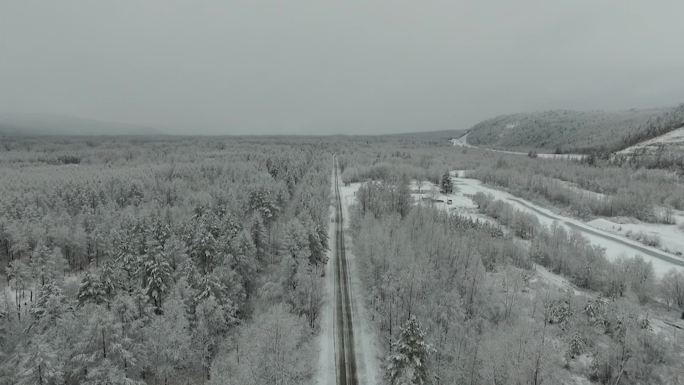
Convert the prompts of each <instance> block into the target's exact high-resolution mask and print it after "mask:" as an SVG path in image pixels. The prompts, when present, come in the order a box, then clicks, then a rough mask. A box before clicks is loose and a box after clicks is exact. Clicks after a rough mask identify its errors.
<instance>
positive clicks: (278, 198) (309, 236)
mask: <svg viewBox="0 0 684 385" xmlns="http://www.w3.org/2000/svg"><path fill="white" fill-rule="evenodd" d="M330 172H331V156H330V153H329V152H327V151H326V150H325V146H324V145H323V146H322V145H321V144H320V143H317V142H316V141H314V140H311V141H307V140H304V139H300V141H299V142H296V143H293V142H290V141H288V140H280V139H262V140H255V139H254V140H253V139H248V138H246V139H225V138H218V139H190V138H188V139H173V140H169V139H165V140H158V139H102V138H89V139H78V138H73V139H67V140H51V141H48V140H42V139H19V140H13V141H7V142H5V143H4V148H3V151H1V152H0V181H1V183H0V190H1V191H0V266H2V267H1V268H0V273H1V274H2V276H3V277H2V280H3V281H4V282H3V285H2V288H3V291H2V298H1V299H0V341H1V344H0V383H3V384H17V383H20V384H105V383H108V384H137V383H140V384H142V383H147V384H187V383H194V384H197V383H212V384H214V383H215V384H226V383H235V384H250V383H253V384H261V383H303V382H306V381H307V380H308V379H310V377H311V374H312V371H313V368H312V363H311V360H312V358H313V355H314V354H315V353H314V351H313V350H312V348H311V344H312V339H313V336H314V335H315V332H316V330H317V328H318V317H319V309H320V295H321V293H320V290H319V289H320V281H321V271H322V266H323V265H324V264H325V263H326V254H325V253H326V250H327V226H328V217H327V216H328V205H329V196H330ZM274 333H275V334H276V335H277V338H276V337H274ZM284 352H287V354H283V353H284Z"/></svg>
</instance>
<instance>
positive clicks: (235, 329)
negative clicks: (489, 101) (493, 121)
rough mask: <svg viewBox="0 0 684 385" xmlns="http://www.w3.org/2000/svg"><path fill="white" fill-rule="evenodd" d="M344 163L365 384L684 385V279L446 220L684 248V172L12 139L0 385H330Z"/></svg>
mask: <svg viewBox="0 0 684 385" xmlns="http://www.w3.org/2000/svg"><path fill="white" fill-rule="evenodd" d="M333 156H335V157H336V159H337V163H338V165H339V171H340V172H341V180H342V182H343V184H344V186H343V187H342V190H343V191H342V195H343V199H342V204H341V207H342V210H343V211H344V213H345V215H346V216H348V218H345V222H344V223H345V224H343V226H348V234H347V237H348V242H349V244H348V247H347V251H348V253H349V254H350V258H351V256H353V260H354V261H355V262H354V263H355V264H356V265H355V267H353V268H351V270H350V271H352V272H353V273H354V274H356V275H355V276H354V277H352V278H350V279H351V281H350V282H353V283H354V285H355V287H354V289H353V292H354V293H355V295H356V298H355V300H354V301H357V302H356V303H355V304H354V308H355V309H364V310H363V311H358V312H355V315H354V317H357V318H356V320H355V327H356V328H359V326H358V325H359V323H367V325H369V326H368V327H367V328H364V329H363V330H357V331H358V332H359V333H362V334H361V335H362V337H357V338H362V339H363V341H361V342H359V345H358V346H357V347H360V348H361V350H363V351H361V352H357V354H359V355H365V357H366V358H367V359H368V362H366V363H365V366H364V370H365V371H366V372H365V373H364V374H365V376H366V377H365V379H366V380H367V381H368V383H373V382H370V380H369V379H370V378H371V377H376V378H379V379H380V382H379V383H387V384H392V385H395V384H403V383H411V384H451V383H466V384H490V383H496V384H521V383H530V384H548V383H567V384H570V383H588V382H594V383H601V384H615V383H620V384H646V383H647V384H672V383H681V382H682V380H683V377H682V374H681V373H682V369H683V368H682V366H681V359H678V358H677V357H680V355H681V354H682V353H683V352H682V346H684V345H682V339H681V338H682V337H681V336H680V335H678V334H677V333H678V331H679V330H680V329H678V328H681V326H680V323H677V322H679V321H677V319H678V318H679V316H680V314H681V312H682V311H684V273H683V272H682V271H681V270H676V269H673V270H672V271H669V272H667V273H665V274H661V275H657V274H656V273H655V271H654V268H653V266H652V264H651V262H649V261H648V260H645V259H642V258H638V257H637V258H633V256H632V255H625V256H623V257H621V258H620V259H619V260H610V259H609V258H607V256H606V252H605V250H604V249H603V248H601V247H599V246H598V245H595V244H592V243H590V242H589V241H588V240H587V239H586V238H585V237H583V236H582V235H581V234H580V233H579V232H573V231H569V230H567V229H566V228H564V227H562V226H556V225H551V226H548V225H545V224H544V223H543V222H541V221H539V220H538V218H537V217H536V216H535V215H533V214H531V213H530V212H527V211H520V210H518V209H516V207H514V206H512V205H511V203H510V202H506V201H503V200H501V199H499V198H497V197H494V196H491V195H488V194H484V193H476V194H472V195H467V196H465V195H464V196H460V198H458V199H463V200H465V201H468V202H469V203H468V204H469V205H472V207H474V208H475V209H474V210H473V211H467V210H466V211H461V210H462V209H461V208H455V207H451V208H448V206H444V207H447V209H446V210H444V209H440V208H439V207H438V206H437V205H439V204H441V205H447V203H446V202H445V201H444V199H447V198H448V199H450V200H451V199H457V194H459V189H461V188H463V185H462V184H460V183H458V179H459V177H458V176H457V175H460V176H465V175H467V176H468V177H469V178H475V179H478V180H480V181H481V182H482V183H484V185H485V186H488V188H490V189H493V191H499V190H495V189H500V190H506V191H508V193H510V194H515V196H518V197H521V198H520V199H528V200H529V202H535V203H536V204H539V205H542V206H545V207H548V208H550V209H552V210H555V212H557V213H559V215H561V214H562V215H567V216H568V217H573V218H578V219H577V220H587V219H591V218H603V219H605V220H611V221H613V220H623V219H624V218H632V220H633V221H637V222H638V221H643V222H644V223H647V224H649V225H653V226H669V227H673V228H675V229H677V223H678V222H677V221H679V222H681V209H682V205H683V204H684V197H682V191H684V190H682V188H681V187H682V185H681V180H680V178H681V176H680V175H678V174H677V173H676V172H673V171H672V170H669V169H653V168H647V167H640V166H639V165H635V164H633V163H623V164H620V165H618V164H614V163H612V162H611V161H610V160H607V159H594V160H593V161H591V162H587V161H586V160H581V161H568V160H553V159H548V160H543V161H542V160H540V159H536V158H530V157H526V156H515V155H506V154H501V153H495V152H490V151H486V150H482V149H477V148H454V147H452V146H450V145H449V143H448V142H447V141H442V142H435V141H434V138H433V137H428V139H424V138H423V139H421V137H420V136H419V135H416V136H391V137H346V138H306V137H297V138H294V137H292V138H287V137H279V138H269V137H263V138H249V137H244V138H191V137H188V138H171V137H167V138H164V137H157V138H152V137H151V138H134V137H112V138H96V137H92V138H70V139H63V138H36V139H31V138H21V139H11V140H7V141H4V142H3V147H2V151H0V180H1V181H2V183H0V190H1V191H0V266H1V268H0V274H1V275H0V285H1V286H0V287H2V293H1V295H0V342H1V345H0V384H8V385H9V384H40V385H53V384H54V385H58V384H59V385H61V384H70V385H71V384H74V385H76V384H155V385H156V384H160V385H161V384H164V385H169V384H170V385H173V384H179V385H180V384H188V383H191V384H212V385H213V384H254V385H257V384H314V383H319V384H324V383H326V384H327V382H325V381H324V380H322V378H325V379H330V378H334V375H330V374H328V375H326V376H323V375H322V373H320V371H321V370H322V369H321V368H326V366H325V365H324V364H321V363H320V362H319V361H318V360H319V357H321V358H320V359H323V358H324V357H330V354H327V355H322V354H321V352H322V349H325V348H324V347H325V346H326V344H330V343H332V342H326V341H324V339H325V338H328V337H330V338H333V337H332V336H333V333H332V330H331V329H330V328H331V326H330V324H325V322H326V321H325V320H331V319H332V313H333V312H335V310H334V308H333V307H332V306H331V297H333V293H331V292H330V289H329V288H328V287H327V286H326V285H327V284H326V282H327V281H326V280H327V279H329V277H331V276H332V274H328V273H327V272H330V271H332V270H330V263H329V258H330V257H331V255H333V254H332V251H331V250H332V249H333V246H332V243H333V241H332V240H331V239H329V234H331V232H330V231H331V228H332V223H334V220H333V219H334V218H335V217H336V215H337V214H334V215H333V213H334V210H332V209H331V207H332V206H331V203H332V201H333V200H334V199H335V197H333V195H332V193H331V187H332V184H331V180H332V178H331V175H333V169H334V162H333ZM454 170H459V171H458V172H454ZM470 180H474V179H470ZM417 182H420V183H417ZM430 185H432V186H436V188H437V190H434V191H433V190H429V187H426V191H427V190H429V191H427V192H426V191H420V189H422V187H421V186H430ZM416 189H418V191H416ZM439 190H441V191H439ZM440 194H442V195H441V196H440ZM425 196H428V197H429V198H428V199H427V200H426V198H425ZM417 202H421V203H420V204H418V203H417ZM437 202H441V203H437ZM448 204H449V205H450V204H451V201H449V203H448ZM440 207H441V206H440ZM639 223H640V222H639ZM680 224H681V223H680ZM675 231H679V232H680V233H681V234H683V235H684V232H683V231H684V230H675ZM343 237H344V235H343ZM326 312H328V313H329V314H328V313H326ZM358 317H363V319H359V318H358ZM366 329H367V330H366ZM322 347H323V348H322ZM374 360H375V361H377V362H379V364H378V365H377V367H374V366H373V365H371V364H372V363H373V362H375V361H374ZM369 363H371V364H369ZM370 371H375V372H377V373H370ZM326 381H327V380H326ZM407 381H408V382H407Z"/></svg>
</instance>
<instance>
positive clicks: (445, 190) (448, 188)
mask: <svg viewBox="0 0 684 385" xmlns="http://www.w3.org/2000/svg"><path fill="white" fill-rule="evenodd" d="M440 187H441V191H442V194H451V193H452V192H454V185H453V183H452V182H451V177H450V176H449V171H447V172H445V173H444V175H442V182H441V183H440Z"/></svg>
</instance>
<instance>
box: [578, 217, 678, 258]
mask: <svg viewBox="0 0 684 385" xmlns="http://www.w3.org/2000/svg"><path fill="white" fill-rule="evenodd" d="M683 222H684V220H681V219H680V220H678V223H683ZM587 224H588V225H589V226H591V227H594V228H597V229H601V230H603V231H606V232H609V233H611V234H616V235H620V236H622V237H626V238H629V236H628V233H631V234H639V233H644V234H646V235H649V236H654V237H658V239H660V247H658V248H659V249H660V250H663V251H667V252H670V253H672V254H675V255H682V254H684V231H682V230H681V229H679V228H678V227H677V225H664V224H660V223H643V222H640V221H634V223H631V222H625V223H619V222H615V221H613V220H611V219H608V218H597V219H594V220H592V221H589V222H587ZM633 236H634V235H633Z"/></svg>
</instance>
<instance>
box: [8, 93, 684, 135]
mask: <svg viewBox="0 0 684 385" xmlns="http://www.w3.org/2000/svg"><path fill="white" fill-rule="evenodd" d="M680 104H684V102H680V103H672V104H668V105H663V106H650V107H644V108H641V107H628V108H619V109H570V108H563V107H558V108H550V109H543V110H531V111H517V112H511V113H501V114H492V115H490V116H488V117H485V118H483V119H481V120H478V121H476V122H474V123H473V124H471V125H469V126H467V127H463V128H444V129H431V128H427V129H425V130H413V131H411V130H410V129H409V130H407V131H387V132H379V133H361V132H351V133H348V132H331V133H328V132H326V133H317V132H310V133H299V132H296V133H288V132H263V133H246V132H245V133H242V132H236V133H230V132H226V133H220V132H215V133H214V132H203V131H202V130H201V129H200V131H199V132H196V133H185V132H177V131H175V130H173V129H171V128H168V127H158V126H149V125H144V124H140V123H136V122H127V121H121V120H118V121H116V120H102V119H98V118H92V117H86V116H80V115H67V114H61V113H41V112H27V113H12V112H9V113H0V133H2V124H3V120H4V119H5V118H8V117H11V118H14V119H17V118H19V119H21V118H27V117H33V118H37V117H42V118H51V117H52V118H60V119H75V120H80V121H90V122H93V123H94V124H95V123H97V124H105V125H118V126H126V127H128V128H130V129H132V130H135V129H147V130H153V131H157V132H155V133H144V132H143V133H141V134H98V133H95V134H83V135H81V134H59V133H58V134H55V136H155V135H159V136H179V137H193V136H200V137H222V136H257V137H267V136H314V137H326V136H384V135H404V134H427V133H437V132H447V131H456V132H459V131H467V130H470V129H471V128H473V126H475V125H476V124H478V123H480V122H482V121H485V120H488V119H493V118H497V117H501V116H508V115H515V114H536V113H543V112H551V111H571V112H582V113H591V112H605V113H618V112H625V111H633V110H641V111H647V110H654V111H657V110H664V109H668V108H672V107H675V106H678V105H680ZM228 130H230V129H228ZM15 134H18V133H15ZM32 135H36V134H28V136H32ZM43 135H45V136H49V135H50V134H37V135H36V136H43Z"/></svg>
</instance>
